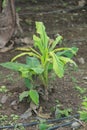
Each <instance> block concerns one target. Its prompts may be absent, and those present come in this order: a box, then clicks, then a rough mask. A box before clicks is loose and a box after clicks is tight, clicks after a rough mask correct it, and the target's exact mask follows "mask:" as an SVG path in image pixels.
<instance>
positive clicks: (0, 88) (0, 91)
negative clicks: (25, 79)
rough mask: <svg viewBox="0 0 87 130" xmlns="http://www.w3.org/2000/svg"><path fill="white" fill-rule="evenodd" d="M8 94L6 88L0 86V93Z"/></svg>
mask: <svg viewBox="0 0 87 130" xmlns="http://www.w3.org/2000/svg"><path fill="white" fill-rule="evenodd" d="M6 92H8V89H7V88H6V86H4V85H3V86H0V93H6Z"/></svg>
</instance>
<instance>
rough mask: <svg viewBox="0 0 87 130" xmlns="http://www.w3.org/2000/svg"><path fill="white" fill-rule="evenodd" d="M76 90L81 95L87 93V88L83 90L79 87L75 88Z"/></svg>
mask: <svg viewBox="0 0 87 130" xmlns="http://www.w3.org/2000/svg"><path fill="white" fill-rule="evenodd" d="M75 89H76V90H77V91H78V92H79V93H80V94H84V93H85V92H86V90H87V89H86V88H82V87H80V86H78V85H76V86H75Z"/></svg>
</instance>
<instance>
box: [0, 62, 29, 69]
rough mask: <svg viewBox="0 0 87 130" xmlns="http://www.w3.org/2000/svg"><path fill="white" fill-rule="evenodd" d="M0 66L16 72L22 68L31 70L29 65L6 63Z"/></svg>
mask: <svg viewBox="0 0 87 130" xmlns="http://www.w3.org/2000/svg"><path fill="white" fill-rule="evenodd" d="M0 65H1V66H3V67H5V68H7V69H11V70H14V71H19V70H20V69H21V68H26V69H29V66H28V65H26V64H22V63H17V62H6V63H1V64H0Z"/></svg>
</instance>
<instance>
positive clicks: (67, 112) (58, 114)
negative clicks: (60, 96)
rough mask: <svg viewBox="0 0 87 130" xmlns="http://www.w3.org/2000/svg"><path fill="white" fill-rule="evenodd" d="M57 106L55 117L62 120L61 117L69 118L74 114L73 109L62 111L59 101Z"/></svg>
mask: <svg viewBox="0 0 87 130" xmlns="http://www.w3.org/2000/svg"><path fill="white" fill-rule="evenodd" d="M56 103H57V105H56V106H55V117H56V118H61V117H67V116H69V115H70V113H71V112H72V109H71V108H67V109H61V107H62V105H61V104H60V103H59V101H58V100H57V101H56Z"/></svg>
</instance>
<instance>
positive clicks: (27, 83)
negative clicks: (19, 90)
mask: <svg viewBox="0 0 87 130" xmlns="http://www.w3.org/2000/svg"><path fill="white" fill-rule="evenodd" d="M28 78H29V77H28ZM28 78H25V79H24V81H25V85H26V87H27V88H28V89H32V88H33V84H32V83H31V81H30V79H28Z"/></svg>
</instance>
